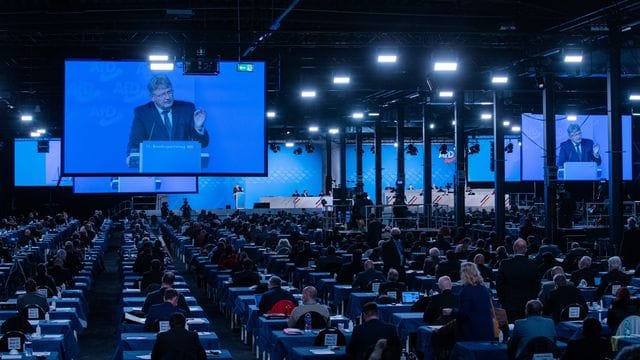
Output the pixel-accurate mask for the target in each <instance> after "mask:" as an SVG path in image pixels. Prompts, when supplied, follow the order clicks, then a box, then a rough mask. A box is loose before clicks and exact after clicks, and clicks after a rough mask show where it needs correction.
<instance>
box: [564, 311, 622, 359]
mask: <svg viewBox="0 0 640 360" xmlns="http://www.w3.org/2000/svg"><path fill="white" fill-rule="evenodd" d="M601 331H602V325H600V321H598V320H597V319H594V318H586V319H585V320H584V322H583V323H582V337H580V338H579V339H572V340H569V343H568V344H567V349H566V350H565V352H564V354H563V355H562V360H601V359H608V358H609V357H610V356H611V344H610V343H609V341H607V340H606V339H604V338H603V337H601V336H600V333H601Z"/></svg>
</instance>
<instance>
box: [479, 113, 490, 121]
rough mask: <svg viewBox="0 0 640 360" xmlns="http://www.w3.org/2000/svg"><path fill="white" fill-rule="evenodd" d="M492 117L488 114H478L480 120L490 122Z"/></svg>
mask: <svg viewBox="0 0 640 360" xmlns="http://www.w3.org/2000/svg"><path fill="white" fill-rule="evenodd" d="M492 117H493V115H491V114H489V113H482V114H480V119H482V120H490V119H491V118H492Z"/></svg>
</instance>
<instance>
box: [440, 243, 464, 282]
mask: <svg viewBox="0 0 640 360" xmlns="http://www.w3.org/2000/svg"><path fill="white" fill-rule="evenodd" d="M446 257H447V260H445V261H443V262H441V263H440V264H438V267H437V268H436V277H438V278H439V277H441V276H448V277H449V278H450V279H451V281H453V282H456V281H458V280H460V261H459V260H458V257H457V256H456V253H455V252H454V251H453V250H448V251H447V252H446Z"/></svg>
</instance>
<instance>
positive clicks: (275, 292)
mask: <svg viewBox="0 0 640 360" xmlns="http://www.w3.org/2000/svg"><path fill="white" fill-rule="evenodd" d="M268 286H269V290H267V291H266V292H265V293H264V294H262V298H261V299H260V303H259V304H258V309H260V313H262V314H266V313H268V312H269V310H272V309H273V307H274V305H276V304H277V303H278V302H279V301H282V300H287V301H291V302H292V303H293V306H292V307H291V311H293V308H294V307H295V304H297V301H296V299H295V298H294V297H293V295H291V293H290V292H288V291H287V290H285V289H283V288H282V279H280V278H279V277H278V276H272V277H271V278H270V279H269V284H268ZM278 312H280V311H278ZM287 315H288V314H287Z"/></svg>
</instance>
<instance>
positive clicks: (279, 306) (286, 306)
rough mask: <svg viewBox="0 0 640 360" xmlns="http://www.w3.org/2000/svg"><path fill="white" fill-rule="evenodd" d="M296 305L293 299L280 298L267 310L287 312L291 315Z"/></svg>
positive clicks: (271, 312) (277, 312)
mask: <svg viewBox="0 0 640 360" xmlns="http://www.w3.org/2000/svg"><path fill="white" fill-rule="evenodd" d="M295 307H296V304H295V303H294V302H293V301H291V300H280V301H278V302H276V303H275V304H274V305H273V306H272V307H271V309H269V311H267V314H285V315H286V316H289V315H291V312H292V311H293V309H294V308H295Z"/></svg>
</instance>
